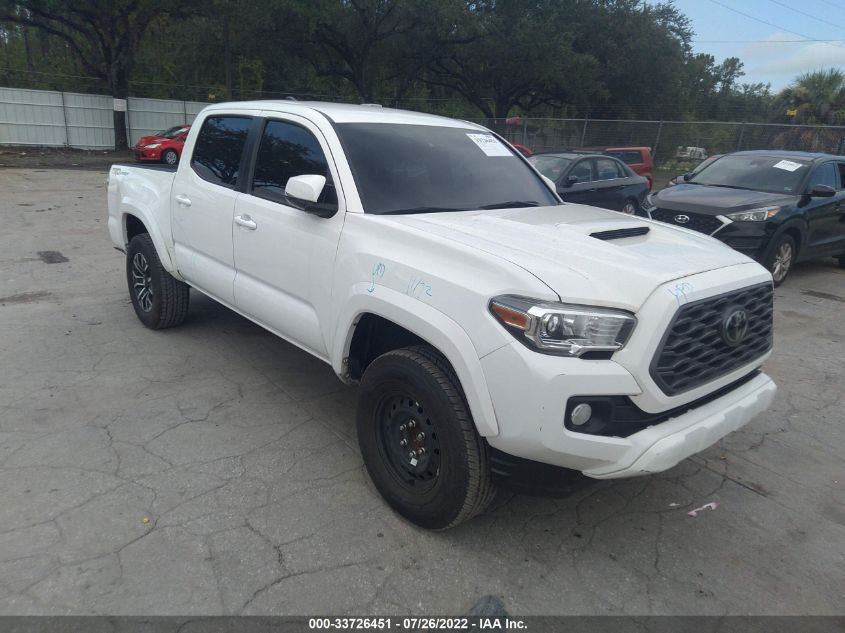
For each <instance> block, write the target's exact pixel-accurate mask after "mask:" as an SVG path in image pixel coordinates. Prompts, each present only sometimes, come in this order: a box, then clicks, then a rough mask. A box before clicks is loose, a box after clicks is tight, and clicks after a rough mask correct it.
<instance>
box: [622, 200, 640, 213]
mask: <svg viewBox="0 0 845 633" xmlns="http://www.w3.org/2000/svg"><path fill="white" fill-rule="evenodd" d="M637 209H638V207H637V203H636V202H635V201H634V200H626V201H625V204H624V206H623V207H622V213H624V214H625V215H636V214H637Z"/></svg>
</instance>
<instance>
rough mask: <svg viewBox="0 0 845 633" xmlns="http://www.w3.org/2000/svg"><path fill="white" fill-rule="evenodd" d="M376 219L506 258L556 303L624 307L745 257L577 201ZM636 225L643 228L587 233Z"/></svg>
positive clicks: (706, 239) (666, 227) (710, 240)
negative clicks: (557, 299) (623, 232)
mask: <svg viewBox="0 0 845 633" xmlns="http://www.w3.org/2000/svg"><path fill="white" fill-rule="evenodd" d="M378 217H380V219H383V220H384V221H387V222H394V223H399V224H403V225H405V226H407V227H409V228H417V229H419V230H420V231H423V232H425V233H428V234H435V235H438V236H440V237H443V238H447V239H450V240H454V241H456V242H460V243H461V244H464V245H466V246H469V247H472V248H475V249H479V250H481V251H484V252H486V253H489V254H491V255H495V256H497V257H500V258H502V259H505V260H507V261H509V262H511V263H513V264H516V265H517V266H519V267H521V268H523V269H525V270H527V271H528V272H530V273H532V274H533V275H534V276H536V277H537V278H538V279H540V280H541V281H542V282H543V283H545V284H546V285H547V286H549V287H550V288H551V289H552V290H553V291H554V292H556V293H557V294H558V296H559V297H560V298H561V300H563V301H567V302H571V303H585V304H599V305H605V306H611V307H619V308H623V309H628V310H636V309H638V308H639V306H641V305H642V303H643V302H644V301H645V300H646V299H647V298H648V296H649V295H650V294H651V293H652V292H654V290H655V289H656V288H657V287H658V286H660V285H661V284H664V283H666V282H669V281H672V280H673V279H678V278H681V277H687V276H689V275H694V274H696V273H701V272H705V271H708V270H714V269H717V268H724V267H727V266H733V265H736V264H747V263H750V262H751V260H750V259H749V258H747V257H746V256H745V255H742V254H740V253H738V252H737V251H735V250H733V249H731V248H730V247H728V246H725V245H724V244H722V243H721V242H719V241H717V240H715V239H713V238H711V237H708V236H706V235H702V234H700V233H696V232H694V231H690V230H687V229H679V228H675V227H672V226H669V225H667V224H664V223H661V222H656V221H651V220H646V219H644V218H638V217H631V216H627V215H623V214H621V213H617V212H615V211H606V210H604V209H597V208H595V207H589V206H586V205H578V204H563V205H559V206H553V207H532V208H523V209H503V210H495V211H479V212H473V211H462V212H458V213H426V214H418V215H404V216H403V215H395V216H378ZM636 228H639V229H642V228H648V232H647V233H645V234H642V235H635V236H632V237H621V238H617V239H599V238H597V237H591V234H595V233H602V232H607V231H617V230H620V229H636ZM605 237H610V238H612V237H613V234H611V235H610V236H605Z"/></svg>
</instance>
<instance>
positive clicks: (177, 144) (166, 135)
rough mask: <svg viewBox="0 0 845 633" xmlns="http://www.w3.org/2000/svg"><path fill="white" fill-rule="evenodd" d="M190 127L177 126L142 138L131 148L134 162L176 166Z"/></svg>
mask: <svg viewBox="0 0 845 633" xmlns="http://www.w3.org/2000/svg"><path fill="white" fill-rule="evenodd" d="M190 129H191V126H190V125H188V124H185V125H177V126H175V127H172V128H168V129H166V130H163V131H161V132H156V133H155V134H151V135H149V136H142V137H141V138H140V139H139V140H138V142H137V143H135V145H134V147H133V148H132V149H133V151H134V152H135V160H138V161H152V162H157V163H159V162H160V163H164V164H166V165H176V164H177V163H178V162H179V157H180V156H182V148H183V147H184V146H185V139H186V138H187V137H188V132H189V131H190Z"/></svg>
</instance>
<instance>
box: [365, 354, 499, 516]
mask: <svg viewBox="0 0 845 633" xmlns="http://www.w3.org/2000/svg"><path fill="white" fill-rule="evenodd" d="M357 429H358V444H359V446H360V447H361V454H362V456H363V458H364V464H365V465H366V467H367V472H368V473H369V475H370V478H371V479H372V481H373V484H374V485H375V487H376V488H377V489H378V491H379V492H380V493H381V495H382V496H383V497H384V499H385V501H387V503H388V504H389V505H390V506H391V507H392V508H393V509H394V510H396V512H398V513H399V514H400V515H402V516H403V517H405V518H406V519H408V520H409V521H411V522H413V523H415V524H417V525H419V526H420V527H423V528H426V529H430V530H443V529H446V528H449V527H453V526H455V525H457V524H459V523H461V522H463V521H466V520H467V519H469V518H471V517H473V516H475V515H476V514H478V513H480V512H482V511H483V510H484V509H485V508H486V507H487V506H488V505H489V503H490V501H492V499H493V497H494V496H495V488H494V487H493V484H492V482H491V478H490V466H489V455H488V452H489V449H488V447H487V444H486V442H485V441H484V440H483V439H482V438H481V437H480V436H479V435H478V433H477V432H476V430H475V424H474V423H473V420H472V416H471V414H470V412H469V408H468V407H467V404H466V402H465V400H464V397H463V393H462V391H461V388H460V384H459V382H458V379H457V376H455V373H454V371H453V370H452V368H451V366H450V365H449V363H448V362H447V361H446V360H445V358H443V357H442V356H441V355H440V354H439V353H437V352H436V351H435V350H433V349H432V348H430V347H426V346H416V347H408V348H402V349H397V350H393V351H390V352H387V353H386V354H383V355H382V356H379V357H378V358H376V359H375V360H374V361H373V362H372V363H371V364H370V365H369V366H368V367H367V369H366V371H365V372H364V375H363V377H362V379H361V393H360V396H359V400H358V412H357Z"/></svg>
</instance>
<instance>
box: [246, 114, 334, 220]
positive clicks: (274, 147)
mask: <svg viewBox="0 0 845 633" xmlns="http://www.w3.org/2000/svg"><path fill="white" fill-rule="evenodd" d="M306 174H316V175H319V176H325V177H326V185H325V187H323V192H322V193H321V194H320V199H319V200H318V202H317V204H318V206H325V207H326V208H332V207H333V208H335V209H336V208H337V195H336V193H335V189H334V184H333V182H332V175H331V172H330V171H329V165H328V162H327V161H326V155H325V154H324V153H323V150H322V148H321V147H320V143H319V141H317V138H316V137H315V136H314V135H313V134H312V133H311V132H309V131H308V130H306V129H305V128H304V127H302V126H299V125H296V124H294V123H287V122H285V121H268V122H267V125H266V126H265V127H264V133H263V134H262V135H261V142H260V143H259V145H258V156H257V158H256V161H255V173H254V175H253V178H252V193H253V195H256V196H258V197H260V198H266V199H268V200H272V201H274V202H280V203H283V204H288V201H287V197H286V196H285V186H287V184H288V180H289V179H290V178H293V177H294V176H303V175H306Z"/></svg>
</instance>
